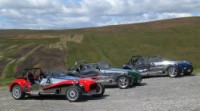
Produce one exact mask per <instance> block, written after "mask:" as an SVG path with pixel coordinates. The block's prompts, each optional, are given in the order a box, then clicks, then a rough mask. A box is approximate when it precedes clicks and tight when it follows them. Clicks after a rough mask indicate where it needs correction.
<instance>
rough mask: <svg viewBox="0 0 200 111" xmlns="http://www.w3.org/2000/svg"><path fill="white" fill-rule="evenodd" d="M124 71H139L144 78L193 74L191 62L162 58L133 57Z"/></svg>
mask: <svg viewBox="0 0 200 111" xmlns="http://www.w3.org/2000/svg"><path fill="white" fill-rule="evenodd" d="M123 69H132V70H137V71H139V72H140V73H141V75H142V76H151V75H169V76H170V77H172V78H173V77H177V76H179V75H181V74H183V75H190V74H192V72H193V66H192V63H191V62H188V61H170V60H164V59H162V57H160V56H151V57H142V56H132V58H131V59H130V60H129V62H128V63H126V64H124V65H123Z"/></svg>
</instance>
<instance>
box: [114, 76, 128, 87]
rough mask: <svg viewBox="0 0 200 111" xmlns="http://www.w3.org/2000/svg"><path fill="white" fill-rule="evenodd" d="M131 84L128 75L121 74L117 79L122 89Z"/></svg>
mask: <svg viewBox="0 0 200 111" xmlns="http://www.w3.org/2000/svg"><path fill="white" fill-rule="evenodd" d="M129 85H130V79H129V78H128V77H127V76H120V77H119V78H118V79H117V86H118V87H119V88H121V89H126V88H128V87H129Z"/></svg>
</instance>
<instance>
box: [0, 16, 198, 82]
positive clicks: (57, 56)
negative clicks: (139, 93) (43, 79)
mask: <svg viewBox="0 0 200 111" xmlns="http://www.w3.org/2000/svg"><path fill="white" fill-rule="evenodd" d="M0 38H1V39H0V78H1V79H4V78H13V77H14V76H15V72H16V71H17V70H21V69H23V68H28V67H42V68H44V69H48V68H69V67H70V66H72V65H73V64H74V62H75V61H76V60H82V59H85V60H88V61H89V62H97V61H101V60H106V61H108V62H109V63H110V64H111V65H112V66H113V67H121V66H122V64H124V63H125V62H127V61H128V60H129V58H130V57H131V56H132V55H144V56H149V55H161V56H163V57H165V58H167V59H175V60H190V61H192V62H193V64H194V67H195V68H200V64H199V61H200V43H199V41H200V17H192V18H180V19H171V20H162V21H155V22H149V23H139V24H127V25H116V26H107V27H99V28H86V29H75V30H43V31H39V30H0Z"/></svg>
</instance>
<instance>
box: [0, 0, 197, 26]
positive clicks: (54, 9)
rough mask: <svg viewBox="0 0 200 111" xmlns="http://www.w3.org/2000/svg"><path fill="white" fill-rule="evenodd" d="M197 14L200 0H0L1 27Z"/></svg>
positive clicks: (133, 20) (120, 21) (135, 20)
mask: <svg viewBox="0 0 200 111" xmlns="http://www.w3.org/2000/svg"><path fill="white" fill-rule="evenodd" d="M189 16H200V0H0V29H72V28H83V27H96V26H105V25H117V24H127V23H138V22H148V21H154V20H161V19H168V18H177V17H189Z"/></svg>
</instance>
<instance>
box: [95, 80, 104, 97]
mask: <svg viewBox="0 0 200 111" xmlns="http://www.w3.org/2000/svg"><path fill="white" fill-rule="evenodd" d="M96 91H97V94H95V95H93V96H95V97H101V96H103V94H104V92H105V87H104V85H102V84H100V83H98V84H97V90H96Z"/></svg>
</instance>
